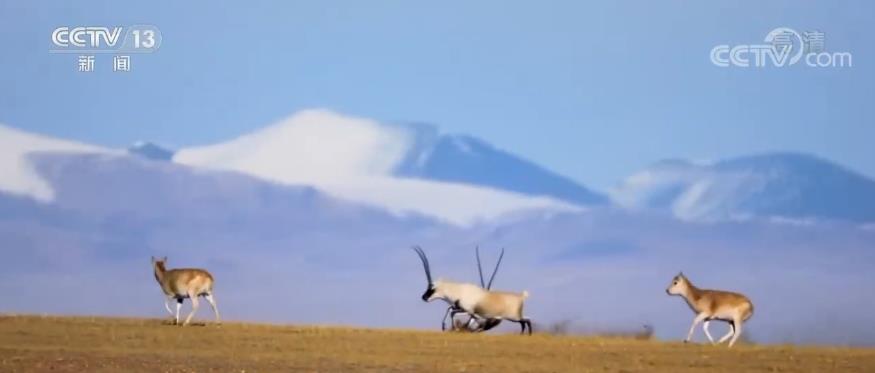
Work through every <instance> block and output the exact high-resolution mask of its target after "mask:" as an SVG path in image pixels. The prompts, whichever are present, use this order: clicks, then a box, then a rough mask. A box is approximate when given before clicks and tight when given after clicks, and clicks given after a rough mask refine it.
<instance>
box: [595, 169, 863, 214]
mask: <svg viewBox="0 0 875 373" xmlns="http://www.w3.org/2000/svg"><path fill="white" fill-rule="evenodd" d="M612 197H613V199H614V201H615V202H616V203H618V204H619V205H622V206H625V207H629V208H634V209H642V208H644V209H656V210H665V211H670V212H671V213H672V214H674V215H675V216H676V217H678V218H681V219H686V220H724V219H747V218H773V219H786V220H790V221H796V222H800V221H802V222H804V221H811V220H814V219H825V220H844V221H852V222H862V223H866V222H872V221H875V181H873V180H871V179H868V178H866V177H865V176H862V175H860V174H858V173H855V172H853V171H851V170H848V169H846V168H844V167H841V166H839V165H837V164H835V163H832V162H830V161H827V160H824V159H821V158H818V157H815V156H811V155H806V154H799V153H772V154H763V155H755V156H747V157H740V158H734V159H728V160H724V161H720V162H716V163H712V164H695V163H691V162H686V161H678V160H669V161H663V162H659V163H657V164H655V165H653V166H651V167H649V168H647V169H645V170H643V171H640V172H638V173H636V174H634V175H632V176H630V177H628V178H627V179H626V180H625V181H624V182H623V183H622V184H621V185H620V186H619V187H618V188H617V189H615V190H614V191H613V193H612Z"/></svg>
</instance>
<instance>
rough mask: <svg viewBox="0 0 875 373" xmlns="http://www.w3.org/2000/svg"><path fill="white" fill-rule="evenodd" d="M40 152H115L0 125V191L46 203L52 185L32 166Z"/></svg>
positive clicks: (52, 193)
mask: <svg viewBox="0 0 875 373" xmlns="http://www.w3.org/2000/svg"><path fill="white" fill-rule="evenodd" d="M42 152H64V153H118V152H116V151H113V150H110V149H105V148H101V147H98V146H93V145H88V144H82V143H78V142H74V141H66V140H58V139H54V138H51V137H47V136H41V135H36V134H32V133H27V132H24V131H21V130H18V129H15V128H12V127H7V126H5V125H2V124H0V169H2V170H3V172H2V175H0V191H4V192H8V193H11V194H15V195H21V196H28V197H31V198H34V199H36V200H39V201H43V202H49V201H52V199H53V198H54V196H55V191H54V189H52V186H51V185H50V184H49V183H48V182H46V180H45V179H44V178H43V177H41V176H40V175H39V174H38V173H37V172H36V171H35V169H34V167H33V164H32V162H31V157H32V156H33V155H35V154H37V153H42Z"/></svg>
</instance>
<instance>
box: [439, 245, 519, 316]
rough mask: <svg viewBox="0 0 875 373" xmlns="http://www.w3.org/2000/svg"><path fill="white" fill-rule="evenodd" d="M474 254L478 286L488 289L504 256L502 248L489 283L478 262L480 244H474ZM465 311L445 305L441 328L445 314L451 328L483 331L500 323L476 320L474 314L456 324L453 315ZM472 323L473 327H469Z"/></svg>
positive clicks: (490, 287)
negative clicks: (461, 322)
mask: <svg viewBox="0 0 875 373" xmlns="http://www.w3.org/2000/svg"><path fill="white" fill-rule="evenodd" d="M474 252H475V255H476V257H477V273H478V274H479V275H480V287H482V288H484V289H486V290H489V289H492V282H493V281H495V274H496V273H498V267H499V266H500V265H501V260H502V259H503V258H504V248H501V254H499V255H498V261H497V262H496V263H495V268H494V269H493V270H492V275H491V276H490V277H489V283H486V282H485V281H484V280H483V265H482V264H481V262H480V246H476V247H475V248H474ZM460 313H467V312H465V310H463V309H461V308H459V307H456V306H455V305H450V306H449V307H447V312H446V313H444V318H443V320H441V330H446V320H447V316H449V318H450V321H451V322H453V330H466V331H471V332H485V331H487V330H489V329H492V328H494V327H496V326H498V324H500V323H501V319H487V320H484V322H482V323H480V322H476V319H477V318H476V317H474V315H471V314H469V315H468V321H467V322H465V323H464V324H461V325H456V323H455V317H456V315H457V314H460ZM472 324H473V326H474V327H473V328H471V326H472Z"/></svg>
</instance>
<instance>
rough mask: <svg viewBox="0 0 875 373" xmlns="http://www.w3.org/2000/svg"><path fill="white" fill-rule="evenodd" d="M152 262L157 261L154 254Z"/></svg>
mask: <svg viewBox="0 0 875 373" xmlns="http://www.w3.org/2000/svg"><path fill="white" fill-rule="evenodd" d="M152 263H155V255H152Z"/></svg>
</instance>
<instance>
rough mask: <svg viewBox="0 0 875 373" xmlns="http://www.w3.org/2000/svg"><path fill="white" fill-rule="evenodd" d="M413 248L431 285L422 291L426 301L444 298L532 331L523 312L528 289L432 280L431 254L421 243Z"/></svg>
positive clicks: (469, 310) (482, 316)
mask: <svg viewBox="0 0 875 373" xmlns="http://www.w3.org/2000/svg"><path fill="white" fill-rule="evenodd" d="M413 250H414V251H416V254H417V255H419V259H420V260H421V261H422V267H423V269H424V270H425V278H426V280H427V281H428V287H427V288H426V289H425V292H424V293H422V301H423V302H431V301H433V300H436V299H442V300H444V301H445V302H447V303H448V304H450V305H451V306H455V307H457V308H459V309H461V310H463V311H465V312H467V313H469V314H471V315H473V316H475V317H477V318H478V320H479V319H484V320H490V319H498V320H509V321H513V322H516V323H519V324H520V328H521V333H525V332H526V329H527V328H528V332H529V334H532V322H531V320H529V319H528V318H527V317H525V316H524V315H523V304H524V302H525V300H526V298H528V297H529V292H528V291H523V292H522V293H511V292H504V291H493V290H486V289H484V288H482V287H480V286H477V285H475V284H469V283H459V282H450V281H444V280H441V279H438V280H437V281H434V280H432V277H431V268H430V266H429V264H428V257H426V255H425V252H423V251H422V248H420V247H419V246H414V247H413Z"/></svg>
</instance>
